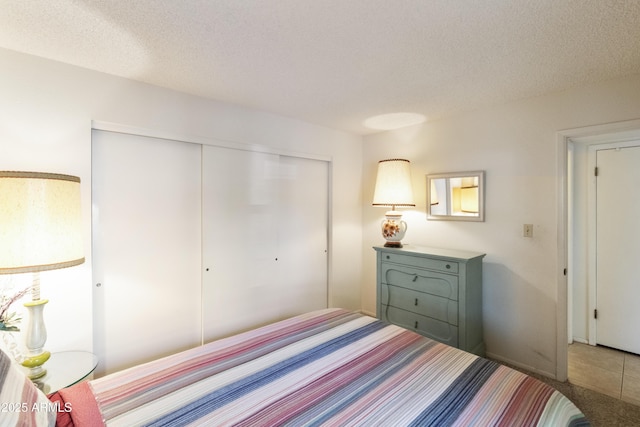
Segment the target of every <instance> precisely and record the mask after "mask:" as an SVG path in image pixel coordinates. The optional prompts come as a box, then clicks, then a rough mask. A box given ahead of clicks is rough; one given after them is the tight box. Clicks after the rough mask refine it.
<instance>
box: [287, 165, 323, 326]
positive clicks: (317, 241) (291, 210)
mask: <svg viewBox="0 0 640 427" xmlns="http://www.w3.org/2000/svg"><path fill="white" fill-rule="evenodd" d="M279 169H280V180H279V185H278V188H279V197H278V203H277V210H278V212H277V217H278V224H279V226H280V227H279V234H278V249H277V250H278V260H279V261H278V267H279V274H280V283H282V284H283V285H282V286H283V287H286V289H283V293H282V295H283V300H282V301H281V302H280V309H281V310H282V311H281V315H282V316H286V315H289V314H298V313H301V312H305V311H311V310H317V309H321V308H326V307H327V300H328V298H327V248H328V244H327V225H328V203H329V195H328V193H329V185H328V180H329V166H328V162H325V161H320V160H314V159H304V158H299V157H288V156H281V157H280V163H279Z"/></svg>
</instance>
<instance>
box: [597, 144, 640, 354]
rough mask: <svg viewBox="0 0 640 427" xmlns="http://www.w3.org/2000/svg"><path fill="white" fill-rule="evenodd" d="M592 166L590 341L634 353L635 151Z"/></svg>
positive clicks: (638, 321) (639, 230)
mask: <svg viewBox="0 0 640 427" xmlns="http://www.w3.org/2000/svg"><path fill="white" fill-rule="evenodd" d="M596 161H597V168H598V176H597V178H596V198H597V201H596V221H597V224H596V228H597V231H596V233H597V248H596V257H597V261H596V281H597V284H596V299H597V301H596V307H597V320H596V325H597V326H596V341H597V343H598V344H602V345H606V346H609V347H614V348H618V349H621V350H625V351H629V352H633V353H638V354H640V333H638V327H639V325H640V276H639V275H638V270H637V269H638V265H639V261H640V223H639V222H638V219H639V218H640V147H626V148H614V149H606V150H598V151H597V153H596Z"/></svg>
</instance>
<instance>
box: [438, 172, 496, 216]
mask: <svg viewBox="0 0 640 427" xmlns="http://www.w3.org/2000/svg"><path fill="white" fill-rule="evenodd" d="M483 187H484V171H474V172H459V173H442V174H434V175H427V201H428V202H427V218H428V219H443V220H457V221H484V206H483V199H484V189H483Z"/></svg>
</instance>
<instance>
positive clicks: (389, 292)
mask: <svg viewBox="0 0 640 427" xmlns="http://www.w3.org/2000/svg"><path fill="white" fill-rule="evenodd" d="M381 291H382V293H381V299H382V301H381V302H382V304H384V305H388V306H391V307H395V308H400V309H402V310H405V311H410V312H412V313H416V314H420V315H423V316H426V317H430V318H432V319H436V320H440V321H443V322H447V323H449V324H451V325H456V326H457V325H458V302H457V301H453V300H450V299H448V298H443V297H439V296H436V295H429V294H425V293H424V292H418V291H414V290H411V289H406V288H401V287H398V286H393V285H383V286H382V289H381Z"/></svg>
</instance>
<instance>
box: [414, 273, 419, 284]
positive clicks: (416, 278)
mask: <svg viewBox="0 0 640 427" xmlns="http://www.w3.org/2000/svg"><path fill="white" fill-rule="evenodd" d="M416 280H418V275H417V274H416V275H415V276H413V281H414V282H415V281H416Z"/></svg>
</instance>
